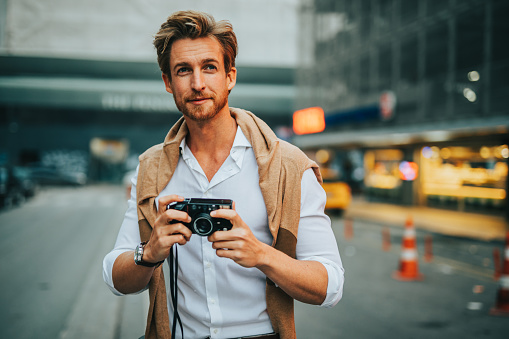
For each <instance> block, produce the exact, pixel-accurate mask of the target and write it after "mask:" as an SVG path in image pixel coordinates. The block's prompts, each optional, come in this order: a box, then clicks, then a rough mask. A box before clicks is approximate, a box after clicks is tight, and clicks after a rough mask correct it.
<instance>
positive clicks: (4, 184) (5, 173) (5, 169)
mask: <svg viewBox="0 0 509 339" xmlns="http://www.w3.org/2000/svg"><path fill="white" fill-rule="evenodd" d="M24 200H25V196H24V194H23V188H22V184H21V182H20V180H18V178H17V177H16V176H15V175H14V174H13V168H12V167H11V166H5V165H4V166H0V206H1V207H7V208H9V207H12V206H14V205H18V204H20V203H22V202H23V201H24Z"/></svg>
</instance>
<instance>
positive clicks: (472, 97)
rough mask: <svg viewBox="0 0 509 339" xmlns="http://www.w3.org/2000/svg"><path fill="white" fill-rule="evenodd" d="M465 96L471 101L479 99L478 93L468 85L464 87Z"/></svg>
mask: <svg viewBox="0 0 509 339" xmlns="http://www.w3.org/2000/svg"><path fill="white" fill-rule="evenodd" d="M463 96H464V97H465V98H467V100H468V101H470V102H475V101H476V100H477V94H475V92H474V91H473V90H472V89H470V88H468V87H467V88H465V89H463Z"/></svg>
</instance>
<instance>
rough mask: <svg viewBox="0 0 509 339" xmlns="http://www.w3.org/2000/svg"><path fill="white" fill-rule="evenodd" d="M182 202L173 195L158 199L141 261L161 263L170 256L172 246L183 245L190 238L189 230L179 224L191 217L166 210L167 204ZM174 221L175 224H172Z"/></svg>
mask: <svg viewBox="0 0 509 339" xmlns="http://www.w3.org/2000/svg"><path fill="white" fill-rule="evenodd" d="M183 200H184V198H182V197H180V196H178V195H174V194H173V195H167V196H164V197H161V198H160V199H159V210H158V212H157V218H156V221H155V223H154V225H153V229H152V234H151V235H150V240H149V242H148V244H147V245H146V246H145V251H144V252H143V261H146V262H153V263H155V262H158V261H162V260H164V259H166V258H167V257H168V256H169V255H170V250H171V247H172V246H173V244H179V245H185V244H186V243H187V242H188V241H189V239H190V238H191V235H192V232H191V230H190V229H189V228H187V227H186V226H184V225H183V224H182V223H181V222H185V223H188V222H191V217H190V216H189V215H188V214H187V213H186V212H183V211H178V210H175V209H169V210H166V206H168V204H170V203H172V202H175V201H183ZM175 221H177V223H172V222H175ZM178 221H180V222H178Z"/></svg>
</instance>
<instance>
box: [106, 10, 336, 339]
mask: <svg viewBox="0 0 509 339" xmlns="http://www.w3.org/2000/svg"><path fill="white" fill-rule="evenodd" d="M154 45H155V47H156V50H157V59H158V63H159V66H160V68H161V71H162V78H163V81H164V84H165V86H166V91H167V92H169V93H171V94H173V98H174V100H175V103H176V105H177V108H178V109H179V110H180V111H181V112H182V113H183V117H182V118H181V119H180V120H179V121H178V122H177V123H176V124H175V125H174V126H173V127H172V128H171V129H170V131H169V133H168V135H167V136H166V138H165V140H164V142H163V143H162V144H159V145H156V146H153V147H152V148H150V149H149V150H147V151H146V152H145V153H144V154H142V155H141V156H140V158H139V160H140V162H139V165H138V168H137V172H136V174H135V175H134V177H133V179H132V191H131V198H130V200H129V204H128V210H127V212H126V214H125V217H124V221H123V223H122V226H121V229H120V232H119V234H118V238H117V241H116V244H115V247H114V249H113V250H112V251H111V252H110V253H109V254H107V255H106V257H105V258H104V263H103V275H104V279H105V281H106V283H107V284H108V285H109V287H110V288H111V289H112V291H113V292H114V293H115V294H118V295H123V294H129V293H139V292H141V291H143V290H145V289H147V288H148V289H149V290H150V293H149V296H150V308H149V315H148V319H147V328H146V332H145V336H146V338H169V337H170V332H171V325H170V322H172V323H173V329H174V330H173V333H172V334H173V335H174V336H176V337H184V336H185V338H239V337H247V336H249V337H251V336H254V338H285V339H286V338H295V337H296V334H295V324H294V314H293V300H294V299H296V300H299V301H301V302H305V303H310V304H315V305H321V306H324V307H332V306H334V305H335V304H336V303H337V302H338V301H339V300H340V299H341V296H342V291H343V279H344V274H343V271H344V270H343V266H342V263H341V259H340V256H339V251H338V248H337V244H336V240H335V238H334V234H333V233H332V230H331V225H330V219H329V218H328V217H327V216H326V215H325V213H324V206H325V198H326V197H325V193H324V191H323V189H322V188H321V185H320V182H321V176H320V173H319V170H318V167H317V165H316V164H315V163H314V162H312V161H311V160H309V159H308V158H307V157H306V156H305V155H304V153H303V152H301V151H300V150H299V149H298V148H296V147H295V146H293V145H291V144H289V143H287V142H284V141H282V140H279V139H277V137H276V136H275V134H274V133H273V132H272V130H271V129H270V128H269V127H268V126H267V125H266V124H265V123H264V122H263V121H262V120H260V119H259V118H258V117H256V116H255V115H254V114H253V113H251V112H248V111H245V110H242V109H237V108H232V107H229V105H228V95H229V92H230V91H231V90H232V89H233V88H234V86H235V84H236V79H237V70H236V68H235V57H236V55H237V40H236V36H235V33H234V32H233V29H232V26H231V25H230V24H229V22H227V21H218V22H216V21H215V20H214V18H213V17H212V16H210V15H208V14H206V13H201V12H196V11H183V12H177V13H174V14H173V15H171V16H170V17H169V18H168V19H167V21H166V22H164V23H163V24H162V25H161V28H160V30H159V32H158V33H157V34H156V36H155V39H154ZM184 197H185V198H208V199H223V198H227V199H231V200H233V201H234V204H233V208H232V209H219V210H216V211H213V212H211V214H210V215H211V216H212V217H214V218H222V219H226V220H228V221H229V222H231V224H232V225H233V226H232V228H231V230H227V231H223V230H221V231H217V232H213V233H212V234H210V235H208V236H206V237H205V236H197V235H195V236H192V234H193V233H194V232H192V231H191V229H190V228H189V227H187V226H188V225H190V223H191V221H192V218H191V216H190V215H189V214H191V213H189V214H188V213H186V212H184V211H180V210H177V209H174V208H170V209H167V206H168V205H169V204H172V203H175V202H183V201H184ZM175 244H178V245H179V246H173V245H175ZM177 249H178V262H177V261H176V259H175V258H173V260H167V261H168V262H169V265H168V266H169V267H170V271H171V273H175V275H176V276H172V278H171V279H170V280H171V281H172V282H173V281H174V284H173V283H170V284H169V285H170V287H169V290H170V291H169V292H170V294H171V297H172V298H169V297H167V293H166V289H165V283H164V274H163V270H162V267H161V266H160V264H161V263H162V262H163V261H164V260H166V259H168V258H171V257H172V255H175V256H176V255H177V252H176V250H177ZM133 255H134V257H135V259H134V260H133ZM174 265H177V267H174ZM177 269H178V271H177ZM173 298H177V300H178V301H179V302H178V303H175V302H174V301H173V302H172V299H173ZM175 306H176V307H177V308H176V309H175ZM170 319H173V321H171V320H170ZM176 322H178V323H179V326H180V329H179V330H177V331H175V328H177V327H176Z"/></svg>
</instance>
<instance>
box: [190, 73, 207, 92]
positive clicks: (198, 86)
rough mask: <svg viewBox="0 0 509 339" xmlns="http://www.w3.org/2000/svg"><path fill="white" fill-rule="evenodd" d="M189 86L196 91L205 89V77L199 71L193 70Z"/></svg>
mask: <svg viewBox="0 0 509 339" xmlns="http://www.w3.org/2000/svg"><path fill="white" fill-rule="evenodd" d="M191 86H192V88H193V89H194V90H195V91H197V92H201V91H203V90H204V89H205V79H204V77H203V74H202V73H201V72H193V79H192V83H191Z"/></svg>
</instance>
